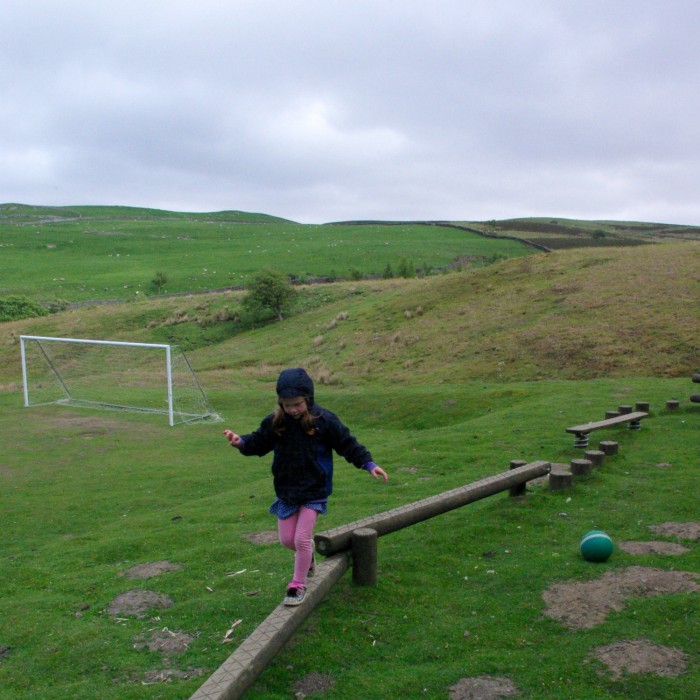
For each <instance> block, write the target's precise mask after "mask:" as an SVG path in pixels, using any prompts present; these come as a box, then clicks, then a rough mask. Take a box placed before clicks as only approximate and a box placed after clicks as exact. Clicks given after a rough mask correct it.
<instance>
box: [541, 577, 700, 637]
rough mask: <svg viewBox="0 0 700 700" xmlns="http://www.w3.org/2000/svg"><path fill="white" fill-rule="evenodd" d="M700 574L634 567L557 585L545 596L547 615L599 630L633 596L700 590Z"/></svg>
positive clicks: (568, 624) (578, 626) (570, 626)
mask: <svg viewBox="0 0 700 700" xmlns="http://www.w3.org/2000/svg"><path fill="white" fill-rule="evenodd" d="M698 579H700V574H696V573H693V572H689V571H664V570H663V569H654V568H651V567H645V566H630V567H628V568H626V569H621V570H617V571H609V572H608V573H606V574H604V575H603V576H601V577H600V578H599V579H596V580H594V581H585V582H583V583H581V582H569V583H555V584H552V585H551V586H550V587H549V588H548V589H547V590H546V591H545V592H544V593H543V594H542V599H543V600H544V602H545V603H546V604H547V608H546V609H545V611H544V614H545V615H546V616H547V617H551V618H553V619H555V620H559V622H561V623H562V624H564V625H566V626H567V627H569V628H570V629H583V628H590V627H595V626H596V625H598V624H600V623H601V622H604V621H605V618H606V617H607V616H608V614H609V613H611V612H613V611H619V610H622V609H623V608H624V607H625V605H624V601H625V600H626V599H627V598H631V597H641V596H655V595H671V594H674V593H692V592H696V591H700V585H698V583H697V580H698Z"/></svg>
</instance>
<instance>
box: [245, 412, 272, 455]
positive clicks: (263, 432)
mask: <svg viewBox="0 0 700 700" xmlns="http://www.w3.org/2000/svg"><path fill="white" fill-rule="evenodd" d="M275 438H276V436H275V433H274V431H273V430H272V415H269V416H267V417H266V418H264V419H263V421H262V423H261V424H260V427H259V428H258V429H257V430H256V431H254V432H252V433H248V435H241V440H242V441H243V444H242V445H241V446H240V447H239V448H238V449H239V451H240V453H241V454H242V455H245V456H246V457H250V456H257V457H263V456H264V455H266V454H268V452H272V450H273V449H274V447H275Z"/></svg>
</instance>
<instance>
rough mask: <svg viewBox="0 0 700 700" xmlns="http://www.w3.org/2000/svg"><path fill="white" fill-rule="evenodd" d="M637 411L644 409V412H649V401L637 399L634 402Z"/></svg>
mask: <svg viewBox="0 0 700 700" xmlns="http://www.w3.org/2000/svg"><path fill="white" fill-rule="evenodd" d="M634 410H635V411H644V413H649V402H648V401H637V403H636V404H634Z"/></svg>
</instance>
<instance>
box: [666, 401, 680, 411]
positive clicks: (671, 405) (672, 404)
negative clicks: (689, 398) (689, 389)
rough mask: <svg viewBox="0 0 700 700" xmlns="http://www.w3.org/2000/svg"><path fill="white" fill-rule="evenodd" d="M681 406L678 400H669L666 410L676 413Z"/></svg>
mask: <svg viewBox="0 0 700 700" xmlns="http://www.w3.org/2000/svg"><path fill="white" fill-rule="evenodd" d="M680 405H681V402H680V401H679V400H678V399H669V400H668V401H667V402H666V408H667V409H668V410H669V411H675V410H676V409H677V408H678V407H679V406H680Z"/></svg>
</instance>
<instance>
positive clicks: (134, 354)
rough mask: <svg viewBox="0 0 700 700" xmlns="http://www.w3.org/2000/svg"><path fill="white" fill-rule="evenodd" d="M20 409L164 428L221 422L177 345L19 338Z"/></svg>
mask: <svg viewBox="0 0 700 700" xmlns="http://www.w3.org/2000/svg"><path fill="white" fill-rule="evenodd" d="M20 351H21V355H22V385H23V389H24V405H25V406H40V405H45V404H65V405H69V406H77V407H87V408H106V409H112V410H121V411H139V412H144V413H160V414H164V415H166V416H168V420H169V423H170V425H176V424H178V423H188V422H191V421H201V420H214V421H218V420H221V418H220V416H219V415H218V414H216V413H215V412H214V411H213V410H212V407H211V406H210V404H209V401H208V399H207V397H206V394H205V393H204V390H203V389H202V387H201V385H200V384H199V381H198V380H197V377H196V375H195V373H194V371H193V369H192V367H191V366H190V363H189V361H188V360H187V357H186V356H185V353H184V352H183V350H182V348H180V346H179V345H160V344H155V343H127V342H120V341H111V340H86V339H80V338H50V337H44V336H31V335H23V336H20Z"/></svg>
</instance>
